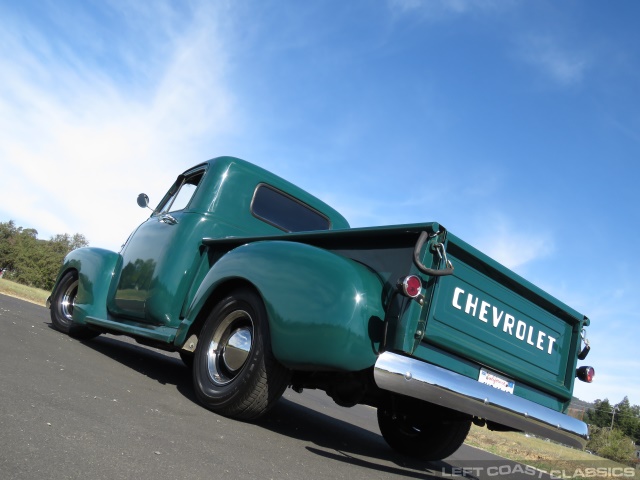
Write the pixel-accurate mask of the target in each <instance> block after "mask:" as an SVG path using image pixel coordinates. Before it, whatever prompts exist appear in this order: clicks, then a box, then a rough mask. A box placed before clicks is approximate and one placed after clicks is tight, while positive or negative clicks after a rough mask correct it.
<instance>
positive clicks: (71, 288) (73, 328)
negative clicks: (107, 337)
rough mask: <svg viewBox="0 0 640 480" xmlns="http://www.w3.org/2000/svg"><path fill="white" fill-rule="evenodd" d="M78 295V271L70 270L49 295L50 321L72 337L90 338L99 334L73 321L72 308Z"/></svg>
mask: <svg viewBox="0 0 640 480" xmlns="http://www.w3.org/2000/svg"><path fill="white" fill-rule="evenodd" d="M77 295H78V272H76V271H75V270H70V271H68V272H67V273H65V274H64V276H63V277H62V278H61V279H60V282H58V285H57V286H56V288H55V290H54V292H53V294H52V296H51V323H52V324H53V326H54V327H55V328H56V329H57V330H59V331H61V332H62V333H66V334H68V335H70V336H72V337H75V338H78V339H85V340H86V339H90V338H93V337H97V336H98V335H100V334H99V333H98V332H95V331H93V330H90V329H89V328H87V327H86V326H84V325H78V324H77V323H74V322H73V309H74V308H75V302H76V296H77Z"/></svg>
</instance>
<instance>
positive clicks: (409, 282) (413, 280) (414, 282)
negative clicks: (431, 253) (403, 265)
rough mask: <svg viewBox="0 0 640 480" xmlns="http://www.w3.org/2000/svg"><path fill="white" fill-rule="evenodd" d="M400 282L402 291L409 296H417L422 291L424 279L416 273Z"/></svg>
mask: <svg viewBox="0 0 640 480" xmlns="http://www.w3.org/2000/svg"><path fill="white" fill-rule="evenodd" d="M399 283H400V284H401V285H402V293H404V294H405V295H406V296H407V297H411V298H416V297H417V296H418V295H420V292H421V291H422V280H420V277H417V276H416V275H409V276H407V277H404V278H403V279H402V281H401V282H399Z"/></svg>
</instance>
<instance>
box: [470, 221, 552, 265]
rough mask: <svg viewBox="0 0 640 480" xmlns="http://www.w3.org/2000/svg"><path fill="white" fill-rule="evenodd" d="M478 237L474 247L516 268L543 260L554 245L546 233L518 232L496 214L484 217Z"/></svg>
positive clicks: (549, 253) (518, 230)
mask: <svg viewBox="0 0 640 480" xmlns="http://www.w3.org/2000/svg"><path fill="white" fill-rule="evenodd" d="M482 222H483V224H485V225H489V226H490V228H483V229H482V230H481V231H482V232H485V233H481V234H480V235H475V236H474V246H476V247H477V248H478V249H479V250H481V251H482V252H484V253H486V254H487V255H488V256H490V257H491V258H493V259H495V260H497V261H498V262H500V263H501V264H503V265H504V266H505V267H507V268H510V269H516V268H518V267H522V266H524V265H525V264H527V263H530V262H533V261H535V260H538V259H541V258H545V257H547V256H549V255H551V254H552V253H553V251H554V248H555V246H554V242H553V238H552V237H551V235H550V234H549V233H548V232H546V231H539V230H521V229H518V228H517V227H515V226H514V225H513V224H512V222H511V221H509V220H508V219H507V218H506V217H504V216H503V215H499V214H493V215H486V216H484V217H483V219H482Z"/></svg>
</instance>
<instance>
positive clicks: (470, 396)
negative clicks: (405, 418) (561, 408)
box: [374, 352, 589, 448]
mask: <svg viewBox="0 0 640 480" xmlns="http://www.w3.org/2000/svg"><path fill="white" fill-rule="evenodd" d="M374 377H375V381H376V384H377V385H378V387H380V388H382V389H384V390H389V391H391V392H396V393H399V394H402V395H407V396H409V397H414V398H418V399H421V400H425V401H427V402H431V403H435V404H437V405H441V406H443V407H448V408H451V409H453V410H457V411H460V412H464V413H468V414H469V415H473V416H476V417H479V418H484V419H486V420H490V421H493V422H496V423H499V424H502V425H506V426H509V427H512V428H515V429H518V430H522V431H523V432H529V433H533V434H535V435H540V436H542V437H546V438H549V439H551V440H555V441H557V442H560V443H564V444H565V445H570V446H573V447H578V448H584V447H585V445H586V443H587V440H588V439H589V429H588V427H587V425H586V424H585V423H584V422H581V421H580V420H578V419H576V418H573V417H570V416H568V415H565V414H563V413H560V412H556V411H555V410H552V409H550V408H547V407H543V406H541V405H538V404H537V403H534V402H532V401H530V400H525V399H524V398H521V397H517V396H515V395H512V394H510V393H506V392H502V391H500V390H497V389H495V388H493V387H490V386H488V385H484V384H482V383H479V382H478V381H476V380H473V379H471V378H468V377H465V376H463V375H460V374H457V373H454V372H452V371H450V370H446V369H444V368H441V367H438V366H436V365H432V364H430V363H426V362H422V361H420V360H416V359H413V358H409V357H404V356H401V355H398V354H395V353H391V352H384V353H382V354H381V355H380V356H379V357H378V360H377V361H376V364H375V367H374Z"/></svg>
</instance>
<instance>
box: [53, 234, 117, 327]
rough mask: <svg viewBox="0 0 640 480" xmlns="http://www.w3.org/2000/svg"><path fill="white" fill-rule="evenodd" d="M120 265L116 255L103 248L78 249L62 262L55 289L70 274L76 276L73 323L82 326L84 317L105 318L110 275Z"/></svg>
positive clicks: (111, 275)
mask: <svg viewBox="0 0 640 480" xmlns="http://www.w3.org/2000/svg"><path fill="white" fill-rule="evenodd" d="M118 262H120V263H121V257H120V255H119V254H118V253H115V252H112V251H110V250H104V249H102V248H92V247H86V248H78V249H77V250H73V251H72V252H71V253H69V255H67V256H66V257H65V259H64V262H63V264H62V267H61V268H60V273H59V274H58V278H57V280H56V286H54V291H55V289H56V287H57V285H58V282H59V281H60V278H62V276H63V275H64V274H65V273H66V272H68V271H69V270H77V272H78V293H77V295H76V299H75V303H74V307H73V321H74V322H77V323H85V318H86V317H87V316H91V317H98V318H107V297H108V295H109V288H110V286H111V279H112V277H113V273H114V272H115V269H116V268H117V266H118Z"/></svg>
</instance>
